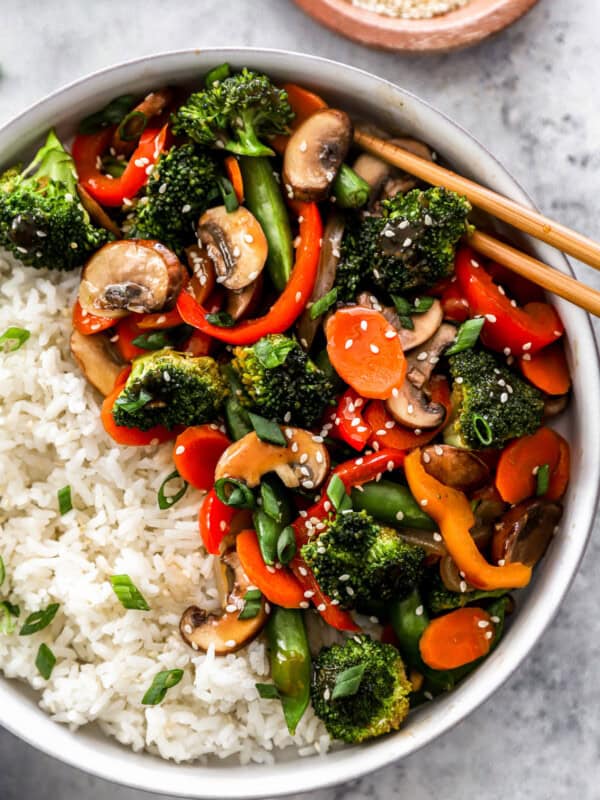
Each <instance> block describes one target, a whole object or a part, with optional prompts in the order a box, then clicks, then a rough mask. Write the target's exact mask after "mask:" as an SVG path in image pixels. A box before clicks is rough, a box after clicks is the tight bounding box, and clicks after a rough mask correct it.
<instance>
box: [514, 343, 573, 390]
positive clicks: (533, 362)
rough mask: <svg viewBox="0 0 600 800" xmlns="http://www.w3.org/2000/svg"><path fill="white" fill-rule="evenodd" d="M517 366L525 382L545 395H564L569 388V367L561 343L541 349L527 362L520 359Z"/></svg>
mask: <svg viewBox="0 0 600 800" xmlns="http://www.w3.org/2000/svg"><path fill="white" fill-rule="evenodd" d="M519 366H520V367H521V372H522V373H523V375H525V377H526V378H527V380H528V381H529V382H530V383H533V385H534V386H537V388H538V389H541V390H542V392H546V394H566V393H567V392H568V391H569V389H570V388H571V376H570V374H569V365H568V364H567V357H566V356H565V349H564V347H563V345H562V342H554V343H553V344H550V345H548V347H543V348H542V349H541V350H538V352H537V353H534V354H533V355H532V356H531V358H530V359H528V360H525V359H524V358H520V359H519Z"/></svg>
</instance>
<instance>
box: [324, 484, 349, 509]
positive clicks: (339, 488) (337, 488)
mask: <svg viewBox="0 0 600 800" xmlns="http://www.w3.org/2000/svg"><path fill="white" fill-rule="evenodd" d="M327 497H328V498H329V499H330V500H331V504H332V505H333V507H334V508H335V510H336V511H339V510H340V509H341V508H342V505H343V503H344V498H346V497H348V495H347V493H346V487H345V485H344V481H343V480H342V479H341V478H340V476H339V475H333V476H332V478H331V480H330V481H329V484H328V486H327Z"/></svg>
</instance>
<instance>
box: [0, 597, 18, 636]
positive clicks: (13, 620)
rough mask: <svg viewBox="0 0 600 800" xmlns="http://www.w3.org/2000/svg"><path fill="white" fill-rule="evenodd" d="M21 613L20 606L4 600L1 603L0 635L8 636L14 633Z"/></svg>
mask: <svg viewBox="0 0 600 800" xmlns="http://www.w3.org/2000/svg"><path fill="white" fill-rule="evenodd" d="M20 613H21V609H20V608H19V606H15V605H13V603H11V602H9V601H8V600H3V601H2V602H1V603H0V634H1V633H6V634H8V633H12V632H13V631H14V629H15V628H16V626H17V619H18V617H19V614H20Z"/></svg>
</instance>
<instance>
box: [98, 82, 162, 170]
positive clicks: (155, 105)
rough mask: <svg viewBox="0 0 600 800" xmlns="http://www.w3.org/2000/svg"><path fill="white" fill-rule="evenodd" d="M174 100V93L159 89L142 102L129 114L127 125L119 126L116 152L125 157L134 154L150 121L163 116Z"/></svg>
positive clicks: (115, 145) (115, 142) (115, 135)
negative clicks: (160, 115)
mask: <svg viewBox="0 0 600 800" xmlns="http://www.w3.org/2000/svg"><path fill="white" fill-rule="evenodd" d="M172 98H173V92H172V91H171V89H167V88H165V89H157V90H156V91H155V92H150V94H148V95H146V97H144V99H143V100H142V102H141V103H138V104H137V106H136V107H135V108H134V109H132V110H131V111H130V112H129V114H127V117H126V122H125V125H123V124H121V125H119V127H118V128H117V130H116V131H115V133H114V136H113V140H112V146H113V148H114V149H115V150H116V152H117V153H119V154H120V153H122V154H124V155H128V154H129V153H132V152H133V151H134V150H135V148H136V146H137V139H139V137H140V136H141V134H142V133H143V132H144V130H145V129H146V126H147V124H148V120H150V119H151V118H152V117H157V116H158V115H159V114H162V112H163V111H164V110H165V108H166V107H167V106H168V105H169V103H170V102H171V100H172ZM123 128H125V130H123ZM123 135H125V136H126V138H125V139H123V138H122V136H123Z"/></svg>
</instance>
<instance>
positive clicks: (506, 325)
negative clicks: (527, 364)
mask: <svg viewBox="0 0 600 800" xmlns="http://www.w3.org/2000/svg"><path fill="white" fill-rule="evenodd" d="M456 276H457V278H458V282H459V284H460V288H461V290H462V292H463V294H464V296H465V298H466V299H467V302H468V303H469V308H470V311H471V315H472V316H485V318H486V321H485V323H484V326H483V328H482V331H481V340H482V342H483V343H484V344H485V345H486V347H489V348H490V349H491V350H496V351H498V352H500V353H502V352H503V353H505V355H514V356H521V355H523V354H524V353H525V354H526V355H527V354H529V355H531V354H532V353H536V352H537V351H538V350H541V348H542V347H546V345H548V344H550V343H551V342H554V341H556V339H558V338H560V337H561V336H562V334H563V333H564V327H563V324H562V322H561V321H560V317H559V316H558V314H557V313H556V311H555V310H554V308H553V307H552V306H551V305H549V304H548V303H527V304H526V305H525V306H523V308H519V307H518V306H517V305H516V303H515V302H514V301H511V300H510V299H509V298H508V297H507V296H506V295H505V294H503V293H502V291H501V290H500V288H499V287H498V285H497V284H495V283H494V281H493V279H492V276H491V275H490V274H489V272H487V271H486V270H485V269H484V268H483V266H482V265H481V260H480V259H479V257H478V256H477V255H476V254H475V252H474V251H473V250H471V249H470V248H468V247H464V248H461V249H460V250H459V251H458V252H457V254H456ZM513 303H514V304H513Z"/></svg>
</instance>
